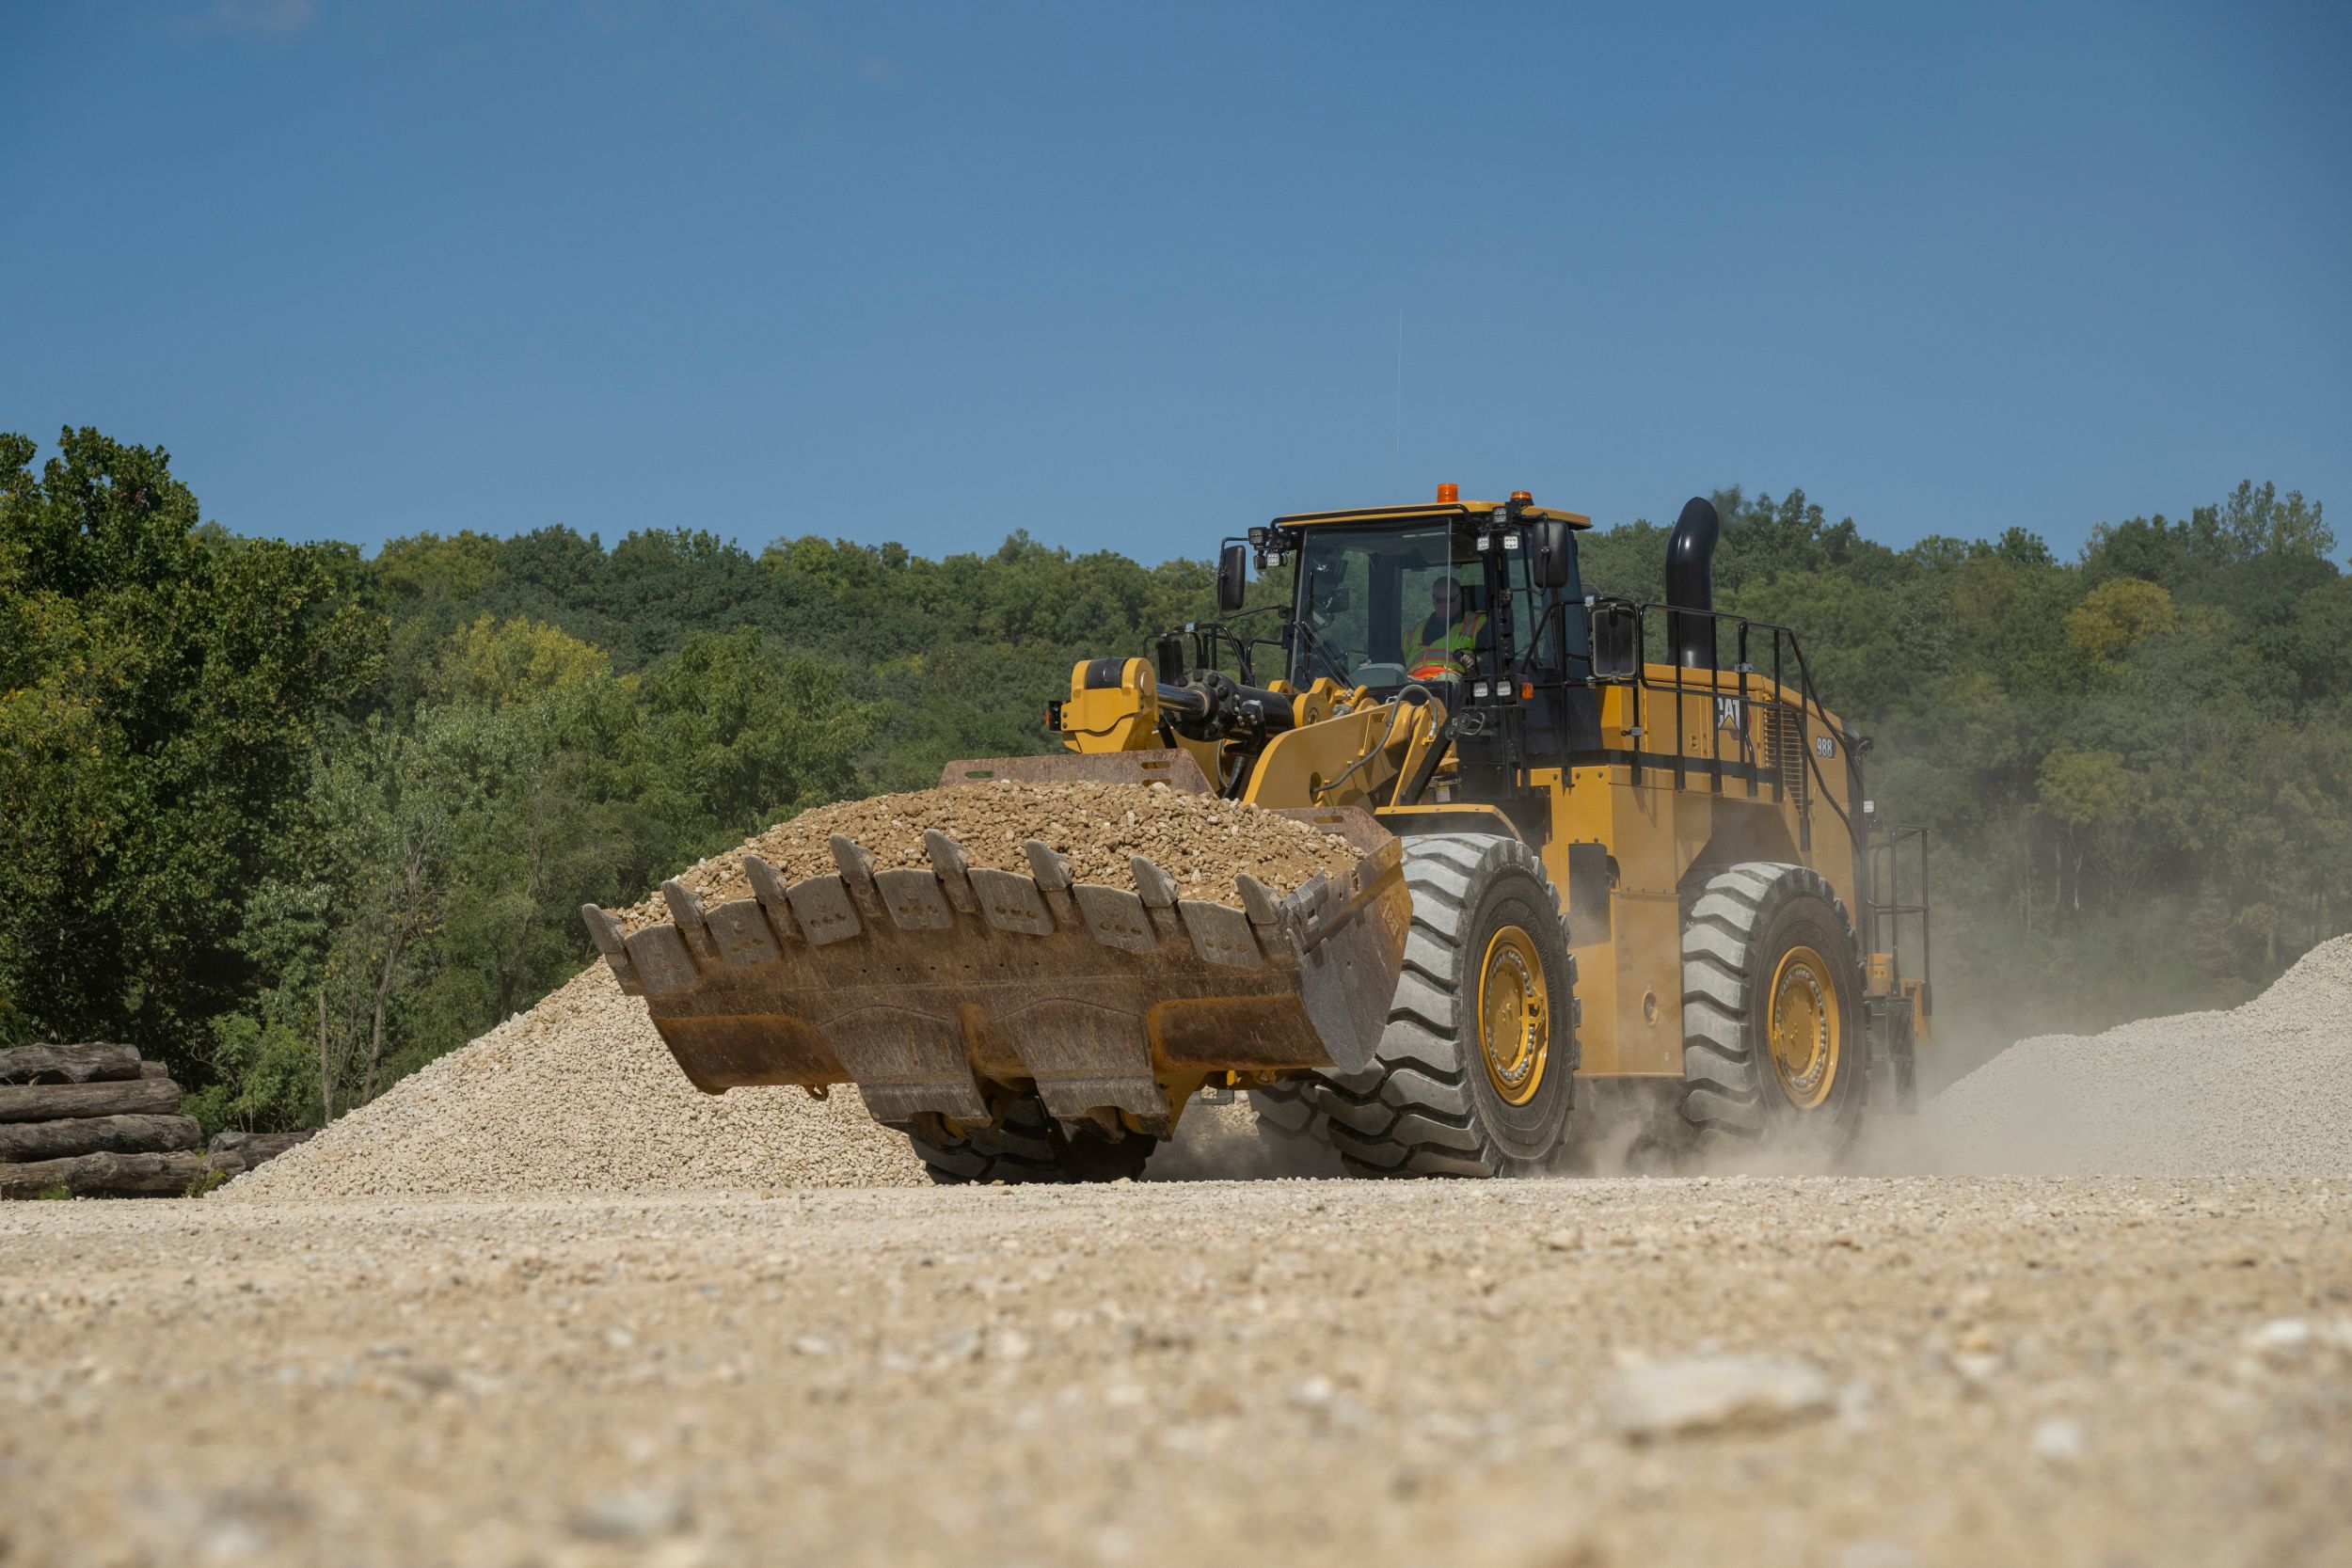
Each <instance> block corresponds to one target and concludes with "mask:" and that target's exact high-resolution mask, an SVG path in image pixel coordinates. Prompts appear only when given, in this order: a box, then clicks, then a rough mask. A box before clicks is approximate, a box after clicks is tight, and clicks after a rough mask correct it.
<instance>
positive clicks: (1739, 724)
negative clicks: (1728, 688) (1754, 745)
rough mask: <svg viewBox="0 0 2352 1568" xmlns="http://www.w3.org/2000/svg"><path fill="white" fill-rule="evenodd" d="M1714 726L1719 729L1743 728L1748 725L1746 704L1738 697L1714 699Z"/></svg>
mask: <svg viewBox="0 0 2352 1568" xmlns="http://www.w3.org/2000/svg"><path fill="white" fill-rule="evenodd" d="M1715 727H1716V728H1717V729H1719V730H1744V729H1746V728H1747V727H1748V705H1747V703H1746V702H1745V701H1744V700H1743V699H1741V698H1739V697H1718V698H1716V699H1715Z"/></svg>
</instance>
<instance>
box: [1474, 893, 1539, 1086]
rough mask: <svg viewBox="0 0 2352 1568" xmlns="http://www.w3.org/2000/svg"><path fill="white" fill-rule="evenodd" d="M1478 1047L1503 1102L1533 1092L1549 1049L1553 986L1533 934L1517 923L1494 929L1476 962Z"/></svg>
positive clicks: (1490, 1081)
mask: <svg viewBox="0 0 2352 1568" xmlns="http://www.w3.org/2000/svg"><path fill="white" fill-rule="evenodd" d="M1478 1047H1479V1054H1480V1055H1482V1056H1484V1057H1485V1058H1486V1079H1487V1081H1488V1082H1489V1083H1491V1084H1493V1085H1494V1086H1495V1093H1497V1094H1499V1095H1501V1096H1502V1102H1503V1103H1504V1104H1506V1105H1524V1104H1526V1103H1527V1102H1528V1101H1531V1100H1533V1099H1534V1098H1535V1091H1536V1090H1537V1089H1539V1088H1541V1087H1543V1084H1544V1062H1545V1059H1546V1058H1547V1057H1548V1056H1549V1054H1550V1053H1551V988H1550V987H1549V986H1548V985H1546V984H1545V983H1544V961H1543V959H1542V958H1541V957H1539V956H1538V955H1537V954H1536V951H1535V942H1534V939H1533V938H1531V937H1529V936H1528V934H1527V933H1526V932H1525V931H1523V930H1521V929H1519V927H1517V926H1505V927H1502V929H1501V930H1499V931H1497V932H1496V933H1495V934H1494V939H1493V940H1492V941H1491V942H1487V943H1486V958H1484V959H1483V960H1482V961H1481V962H1480V964H1479V966H1478Z"/></svg>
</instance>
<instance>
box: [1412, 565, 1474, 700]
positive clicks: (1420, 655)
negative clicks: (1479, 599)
mask: <svg viewBox="0 0 2352 1568" xmlns="http://www.w3.org/2000/svg"><path fill="white" fill-rule="evenodd" d="M1463 599H1464V594H1463V592H1462V584H1461V582H1460V581H1459V580H1458V579H1456V578H1451V577H1443V578H1438V579H1437V580H1436V581H1434V582H1432V583H1431V584H1430V585H1429V603H1430V612H1429V619H1428V620H1426V621H1424V622H1423V623H1422V628H1421V641H1420V642H1419V643H1418V644H1416V645H1414V646H1411V647H1408V648H1406V650H1405V674H1406V679H1408V680H1417V681H1428V680H1444V679H1447V678H1448V677H1450V676H1454V675H1459V674H1460V673H1462V668H1461V666H1460V665H1459V664H1457V663H1456V662H1454V660H1455V657H1456V656H1457V655H1460V654H1464V653H1468V652H1470V650H1471V649H1473V648H1475V647H1477V646H1478V640H1479V638H1480V637H1482V636H1484V635H1485V634H1486V616H1485V615H1484V614H1482V613H1479V612H1477V611H1472V612H1471V613H1470V614H1468V615H1465V614H1463V613H1462V604H1463Z"/></svg>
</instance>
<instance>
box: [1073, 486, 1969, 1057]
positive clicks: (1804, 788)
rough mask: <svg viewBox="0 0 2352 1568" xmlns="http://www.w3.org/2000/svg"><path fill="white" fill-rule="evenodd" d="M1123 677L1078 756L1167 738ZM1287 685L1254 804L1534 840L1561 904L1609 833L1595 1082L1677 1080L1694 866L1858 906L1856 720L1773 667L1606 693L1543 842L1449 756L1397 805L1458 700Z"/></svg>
mask: <svg viewBox="0 0 2352 1568" xmlns="http://www.w3.org/2000/svg"><path fill="white" fill-rule="evenodd" d="M1356 516H1358V515H1355V514H1340V515H1333V517H1332V518H1331V519H1330V520H1334V521H1336V520H1343V519H1348V518H1354V517H1356ZM1121 676H1122V678H1121V680H1120V683H1119V685H1118V686H1116V687H1112V688H1096V689H1085V687H1084V682H1085V678H1086V667H1085V666H1083V665H1081V666H1080V667H1079V668H1078V670H1077V671H1075V672H1073V676H1072V681H1073V687H1072V694H1071V701H1070V702H1069V703H1068V704H1066V705H1064V707H1063V709H1062V714H1063V728H1062V736H1063V742H1064V744H1065V745H1066V746H1067V747H1068V748H1069V749H1070V750H1071V751H1073V752H1081V753H1103V752H1120V751H1145V750H1150V749H1153V748H1158V747H1162V746H1164V745H1165V744H1166V738H1165V737H1164V736H1162V734H1161V731H1160V729H1159V712H1158V706H1157V703H1156V700H1155V698H1154V696H1153V691H1152V673H1151V666H1150V664H1149V662H1148V661H1147V660H1144V659H1140V658H1136V659H1131V660H1129V661H1127V666H1126V667H1125V668H1124V669H1123V670H1122V671H1121ZM1274 689H1279V690H1283V691H1284V692H1285V694H1286V695H1289V696H1290V697H1291V699H1292V701H1293V704H1294V711H1295V716H1296V718H1297V720H1298V722H1296V723H1295V725H1294V727H1292V728H1291V729H1289V730H1286V731H1284V732H1282V733H1281V734H1279V735H1277V736H1274V737H1273V738H1272V739H1271V740H1269V741H1268V742H1266V744H1265V745H1264V747H1263V750H1262V751H1260V752H1259V753H1258V755H1257V757H1256V760H1255V763H1254V765H1253V766H1251V767H1250V768H1249V770H1248V778H1247V780H1246V781H1244V782H1243V783H1242V784H1241V785H1240V788H1239V794H1240V798H1241V799H1243V800H1248V801H1250V802H1253V803H1255V804H1259V805H1265V806H1275V807H1292V808H1296V807H1307V806H1361V807H1367V808H1369V809H1371V810H1372V812H1373V813H1374V816H1375V820H1376V821H1378V822H1380V823H1381V824H1382V825H1383V826H1385V827H1387V828H1389V829H1390V831H1391V832H1399V833H1410V832H1433V831H1444V830H1452V831H1463V830H1470V831H1480V832H1503V833H1512V834H1516V835H1518V836H1521V837H1527V838H1531V840H1532V841H1533V843H1534V847H1535V848H1536V849H1537V851H1538V852H1539V853H1540V854H1541V855H1542V857H1543V860H1544V864H1545V868H1546V870H1547V871H1548V872H1549V875H1550V878H1551V881H1552V885H1553V887H1554V888H1556V889H1559V890H1561V892H1562V895H1563V896H1564V897H1568V896H1569V890H1571V889H1574V888H1576V887H1578V885H1579V879H1577V878H1576V877H1574V876H1573V874H1572V871H1571V867H1570V849H1571V847H1574V846H1579V845H1583V846H1597V847H1599V848H1600V849H1601V851H1602V852H1603V853H1604V854H1605V855H1606V856H1607V862H1608V864H1609V867H1610V869H1611V876H1610V879H1609V883H1608V886H1607V888H1606V890H1605V893H1603V894H1602V895H1601V896H1602V900H1603V902H1602V903H1601V904H1599V905H1597V906H1592V907H1577V905H1576V903H1575V901H1574V900H1573V899H1572V898H1571V899H1570V906H1571V907H1570V908H1569V909H1568V910H1567V911H1566V912H1567V917H1568V944H1569V947H1570V949H1571V950H1572V951H1574V952H1575V953H1576V954H1577V955H1578V959H1579V975H1578V995H1579V998H1580V1000H1581V1003H1582V1019H1583V1022H1582V1026H1581V1045H1582V1066H1581V1076H1584V1077H1664V1078H1673V1077H1679V1076H1680V1075H1681V1072H1682V1041H1683V1020H1682V977H1681V965H1682V956H1681V953H1682V948H1681V942H1682V918H1683V887H1684V881H1685V879H1686V877H1687V876H1688V875H1689V874H1690V872H1691V871H1692V868H1693V867H1695V866H1700V865H1725V864H1731V863H1738V862H1741V861H1773V862H1781V863H1792V864H1801V865H1805V866H1808V867H1810V868H1811V869H1813V870H1815V871H1817V872H1819V873H1820V875H1821V876H1822V877H1823V878H1824V879H1826V880H1827V881H1828V882H1829V884H1830V886H1831V887H1832V888H1833V889H1834V890H1835V891H1836V894H1837V895H1838V897H1839V898H1841V899H1843V900H1844V901H1845V903H1846V905H1847V907H1848V908H1849V909H1850V910H1851V909H1855V908H1858V907H1859V905H1860V893H1859V888H1858V885H1857V879H1856V867H1855V865H1854V863H1853V853H1852V847H1851V834H1850V832H1848V830H1847V825H1846V823H1845V821H1844V816H1845V813H1846V812H1847V810H1848V809H1849V808H1848V806H1847V804H1846V802H1847V799H1848V796H1849V794H1850V791H1849V788H1848V780H1847V764H1846V753H1845V742H1844V741H1843V740H1842V739H1841V738H1840V736H1842V735H1843V734H1844V731H1843V727H1842V726H1841V725H1840V724H1839V723H1838V721H1837V719H1836V715H1835V714H1833V713H1831V712H1829V711H1828V710H1827V709H1825V708H1822V707H1820V706H1819V705H1807V704H1806V703H1805V701H1804V696H1803V694H1802V693H1801V692H1799V691H1797V690H1795V689H1791V688H1788V687H1786V686H1783V685H1780V684H1777V683H1775V682H1773V681H1772V680H1770V679H1768V678H1765V677H1763V676H1759V675H1757V674H1755V673H1748V674H1745V675H1744V676H1743V675H1741V674H1740V673H1737V672H1735V671H1728V670H1696V669H1686V668H1682V667H1680V666H1677V665H1671V664H1656V663H1652V664H1647V665H1645V666H1644V667H1643V669H1642V672H1641V676H1640V678H1639V679H1638V680H1635V681H1630V682H1628V683H1626V684H1621V685H1613V686H1610V687H1607V688H1605V689H1603V691H1602V694H1601V734H1602V742H1603V750H1602V752H1601V754H1600V755H1599V756H1597V757H1596V758H1594V759H1593V760H1592V761H1591V762H1590V764H1589V765H1586V766H1580V767H1572V768H1534V769H1532V770H1531V771H1530V775H1529V783H1530V784H1532V785H1534V787H1535V789H1536V790H1537V791H1538V793H1539V794H1540V796H1541V798H1542V799H1543V800H1544V802H1545V806H1546V821H1545V823H1544V825H1543V828H1544V831H1542V832H1537V833H1534V834H1532V835H1531V834H1529V833H1527V832H1525V831H1524V829H1523V828H1522V826H1521V825H1520V824H1519V823H1518V822H1515V821H1514V820H1513V819H1512V818H1511V817H1510V816H1506V815H1505V814H1504V813H1503V812H1502V811H1501V810H1500V809H1499V808H1497V807H1495V806H1492V805H1487V804H1482V803H1477V802H1471V801H1455V800H1450V799H1448V796H1449V793H1450V791H1449V788H1448V785H1447V783H1446V780H1447V771H1446V769H1444V768H1440V769H1439V770H1438V773H1437V775H1436V778H1435V779H1434V780H1433V782H1432V786H1431V788H1430V789H1429V790H1428V791H1426V792H1425V794H1424V799H1423V800H1420V801H1417V802H1415V803H1413V804H1409V805H1397V804H1394V803H1393V802H1392V800H1391V795H1392V793H1393V792H1394V790H1395V788H1396V786H1397V784H1398V782H1399V781H1400V779H1402V778H1404V777H1406V776H1407V775H1408V774H1409V773H1410V771H1411V762H1412V759H1413V756H1414V754H1416V753H1417V752H1419V751H1421V750H1423V749H1425V748H1426V747H1427V746H1428V745H1429V743H1430V740H1431V737H1432V736H1434V735H1435V734H1436V733H1437V731H1438V727H1439V726H1440V725H1441V724H1442V723H1443V721H1444V718H1445V712H1444V707H1443V705H1442V704H1428V705H1400V704H1398V703H1396V702H1384V701H1379V700H1376V699H1375V698H1374V697H1373V696H1372V695H1371V694H1370V693H1369V692H1367V691H1364V690H1362V689H1358V690H1356V691H1353V692H1349V691H1343V690H1342V689H1339V687H1338V686H1337V685H1336V684H1335V683H1333V682H1331V681H1329V680H1321V681H1317V682H1316V683H1315V684H1314V686H1313V687H1312V688H1311V690H1310V692H1309V693H1306V694H1299V693H1295V692H1290V691H1288V689H1287V688H1284V687H1282V686H1281V685H1280V684H1279V683H1277V685H1276V687H1275V688H1274ZM1173 738H1175V739H1176V740H1177V742H1178V744H1179V745H1181V746H1183V747H1184V750H1185V751H1187V752H1190V753H1191V754H1192V755H1193V757H1194V760H1195V761H1197V762H1199V763H1200V767H1201V771H1202V773H1203V774H1204V775H1205V776H1207V777H1209V778H1210V779H1212V780H1215V779H1217V778H1220V777H1229V776H1231V775H1232V772H1233V769H1234V768H1235V766H1236V762H1235V757H1234V755H1233V748H1232V746H1231V745H1230V744H1220V743H1214V742H1202V741H1188V740H1186V739H1185V738H1184V736H1173ZM1677 738H1678V740H1679V746H1678V748H1677ZM1351 769H1352V771H1351ZM1871 958H1873V959H1875V960H1877V962H1876V963H1875V964H1874V965H1873V969H1874V972H1876V973H1883V974H1892V965H1891V962H1889V961H1887V956H1886V955H1883V954H1881V955H1871ZM1908 984H1909V985H1910V986H1911V987H1913V988H1914V989H1915V988H1916V987H1917V982H1916V981H1912V982H1908ZM1920 1037H1922V1038H1924V1037H1926V1029H1925V1018H1924V1014H1922V1017H1921V1024H1920Z"/></svg>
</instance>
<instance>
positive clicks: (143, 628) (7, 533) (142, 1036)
mask: <svg viewBox="0 0 2352 1568" xmlns="http://www.w3.org/2000/svg"><path fill="white" fill-rule="evenodd" d="M58 445H59V453H58V455H57V456H56V457H55V458H53V459H52V460H50V462H49V463H48V464H47V465H45V467H43V469H42V471H41V472H40V474H39V475H38V476H37V475H36V474H35V473H34V472H33V470H32V460H33V457H34V454H35V451H36V450H37V449H36V448H35V445H34V443H33V442H32V441H31V440H30V439H29V438H27V437H25V436H0V996H5V997H6V999H7V1011H6V1016H5V1018H0V1029H5V1030H6V1031H7V1032H8V1034H9V1035H10V1036H11V1037H33V1036H40V1035H52V1036H57V1037H67V1038H91V1037H105V1038H119V1039H124V1040H129V1041H132V1042H134V1043H136V1044H138V1045H140V1046H142V1047H144V1048H145V1049H147V1050H148V1051H150V1052H151V1053H154V1054H157V1055H160V1056H162V1057H163V1058H164V1059H165V1060H167V1061H168V1062H170V1063H172V1064H173V1066H174V1067H175V1068H183V1067H184V1068H196V1067H198V1066H199V1065H200V1046H199V1040H200V1039H201V1037H202V1036H203V1034H204V1031H205V1026H206V1024H207V1022H208V1021H209V1020H210V1019H211V1018H213V1017H214V1016H215V1015H217V1014H219V1013H221V1012H223V1011H225V1010H227V1009H228V1008H230V1006H233V1005H234V1003H235V1002H236V1001H237V999H238V998H239V996H240V994H241V993H242V992H243V991H244V990H246V988H247V987H248V986H249V984H250V982H251V979H252V974H251V970H250V967H249V965H248V964H247V962H246V960H245V958H244V956H243V954H242V951H241V949H240V948H239V946H238V944H237V942H236V937H237V932H238V927H239V923H240V920H241V917H242V914H243V911H244V906H245V902H246V896H247V895H248V893H249V892H250V890H251V889H252V888H253V887H254V886H256V885H257V884H258V883H259V882H260V881H261V880H262V879H263V878H264V877H265V876H267V875H268V874H269V873H270V871H271V869H272V868H273V866H274V865H275V864H276V863H278V860H279V859H280V858H281V857H282V856H283V855H284V854H285V853H286V852H287V849H288V845H287V842H286V833H287V830H288V827H289V822H290V817H291V816H292V813H293V809H294V805H295V803H296V801H297V800H299V798H300V794H301V790H302V787H303V779H304V777H305V775H306V773H307V771H308V768H307V762H308V757H309V755H310V751H311V749H312V747H313V745H314V743H315V740H316V737H317V736H318V734H319V730H320V726H321V724H322V723H323V722H325V721H327V720H328V719H329V718H330V717H331V716H332V715H334V714H335V713H336V712H338V711H339V710H341V709H342V707H343V706H344V705H346V704H348V703H349V702H351V701H352V700H353V699H354V698H355V697H356V696H358V693H360V692H361V691H362V690H363V689H364V688H365V686H366V684H367V681H368V679H369V677H370V675H371V673H373V666H374V662H375V659H376V657H378V653H379V650H380V646H381V641H382V636H383V623H382V620H381V618H380V617H378V616H375V615H373V614H371V613H370V612H368V611H367V610H364V609H363V608H362V607H361V605H360V603H359V602H358V594H357V591H356V579H357V578H358V561H357V556H356V553H355V552H353V551H350V550H349V549H347V548H345V547H342V546H292V545H285V544H280V543H278V542H277V541H273V540H246V539H238V538H234V537H231V536H230V535H227V534H225V533H222V532H220V531H216V530H210V529H205V528H201V527H199V512H198V509H197V502H196V498H195V496H194V495H193V494H191V493H190V492H189V490H188V488H187V487H186V486H185V485H184V484H182V483H180V482H179V481H178V480H176V479H174V478H173V477H172V476H171V473H170V467H169V458H168V456H167V453H165V452H164V451H161V450H158V449H148V448H140V447H133V446H125V445H122V444H120V443H119V442H115V441H112V440H109V439H107V438H106V437H104V436H101V435H99V434H98V433H97V432H95V431H91V430H81V431H73V430H69V431H66V432H65V433H64V434H63V435H62V436H60V437H59V442H58Z"/></svg>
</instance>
